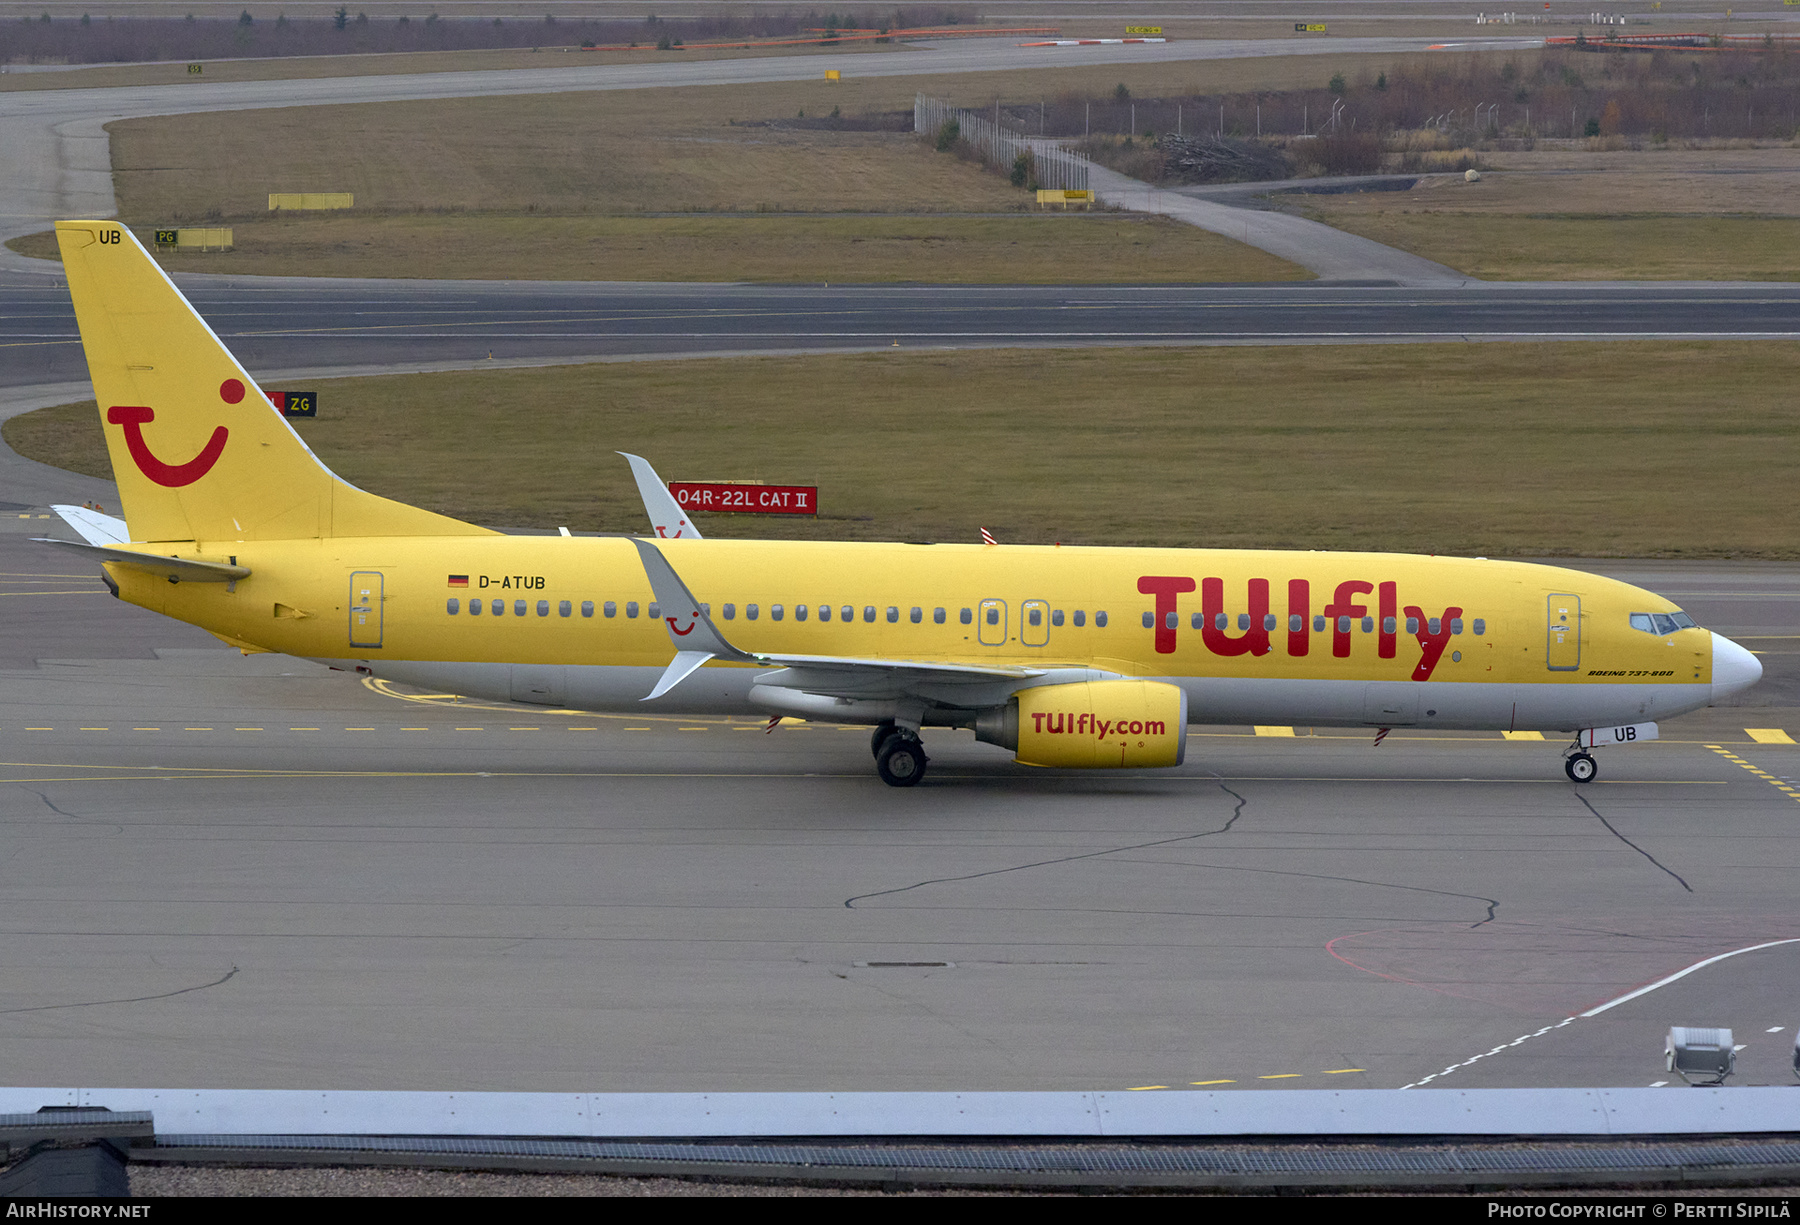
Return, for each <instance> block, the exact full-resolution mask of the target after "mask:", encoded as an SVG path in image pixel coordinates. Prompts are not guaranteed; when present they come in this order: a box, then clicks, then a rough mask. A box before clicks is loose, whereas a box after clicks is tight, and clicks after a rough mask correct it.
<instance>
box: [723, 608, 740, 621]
mask: <svg viewBox="0 0 1800 1225" xmlns="http://www.w3.org/2000/svg"><path fill="white" fill-rule="evenodd" d="M725 619H726V620H727V621H736V620H737V605H736V604H727V605H726V606H725Z"/></svg>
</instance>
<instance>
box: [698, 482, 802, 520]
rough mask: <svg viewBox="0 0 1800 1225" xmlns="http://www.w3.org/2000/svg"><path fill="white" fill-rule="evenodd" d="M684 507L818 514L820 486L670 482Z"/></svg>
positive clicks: (746, 511) (743, 511)
mask: <svg viewBox="0 0 1800 1225" xmlns="http://www.w3.org/2000/svg"><path fill="white" fill-rule="evenodd" d="M669 492H670V493H672V494H674V495H675V501H676V503H677V504H678V505H680V506H681V508H682V509H683V510H704V511H713V512H724V513H731V514H748V515H816V514H818V513H819V487H818V486H817V485H738V484H733V483H731V482H728V481H670V482H669Z"/></svg>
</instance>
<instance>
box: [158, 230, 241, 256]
mask: <svg viewBox="0 0 1800 1225" xmlns="http://www.w3.org/2000/svg"><path fill="white" fill-rule="evenodd" d="M171 236H172V237H171ZM165 239H168V240H169V241H165ZM156 246H157V249H158V250H164V249H166V248H168V247H174V248H175V249H176V250H177V251H229V250H231V227H230V226H199V227H191V228H190V227H187V226H184V227H182V228H181V229H179V230H158V231H156Z"/></svg>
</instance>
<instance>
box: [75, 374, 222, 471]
mask: <svg viewBox="0 0 1800 1225" xmlns="http://www.w3.org/2000/svg"><path fill="white" fill-rule="evenodd" d="M219 398H220V399H221V400H223V401H225V403H227V404H236V403H237V402H238V401H240V400H242V399H243V398H244V385H243V384H242V383H240V382H239V381H238V380H237V379H226V380H225V381H224V382H223V383H221V384H219ZM106 419H107V421H109V422H111V423H112V424H113V425H116V426H120V427H121V428H123V429H124V431H125V447H126V449H127V450H129V451H130V452H131V459H132V462H133V463H135V464H137V466H138V471H140V472H142V473H143V474H144V475H145V476H147V477H149V478H150V479H151V480H153V481H155V482H156V483H157V484H158V485H161V486H163V487H164V488H166V489H179V488H181V487H182V486H183V485H192V484H193V483H194V482H195V481H197V480H199V479H200V478H201V477H203V476H205V475H206V474H207V473H208V472H211V471H212V467H213V465H214V464H216V463H218V462H219V456H220V455H221V454H222V453H223V452H224V450H225V439H226V438H227V437H229V436H230V433H231V432H230V431H229V430H227V429H226V428H225V427H224V426H222V425H221V426H219V427H218V428H216V429H215V430H213V432H212V437H211V438H209V439H207V440H206V445H205V446H204V447H202V448H201V449H200V454H198V455H196V456H194V458H192V459H190V460H188V461H187V462H186V463H185V464H170V463H165V462H163V461H162V460H160V459H158V458H157V457H156V455H155V454H154V453H153V452H152V451H151V450H150V444H149V443H148V442H146V441H145V440H144V423H145V422H146V421H154V420H156V410H155V409H152V408H145V407H143V406H141V405H128V404H115V405H114V406H113V407H111V408H109V409H107V410H106Z"/></svg>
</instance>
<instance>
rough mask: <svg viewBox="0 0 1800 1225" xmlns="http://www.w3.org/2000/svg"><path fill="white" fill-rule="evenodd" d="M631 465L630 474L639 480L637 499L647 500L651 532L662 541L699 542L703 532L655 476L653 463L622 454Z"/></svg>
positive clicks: (645, 505)
mask: <svg viewBox="0 0 1800 1225" xmlns="http://www.w3.org/2000/svg"><path fill="white" fill-rule="evenodd" d="M619 454H620V455H623V456H625V460H626V462H627V463H629V464H630V465H631V475H632V476H634V477H636V478H637V487H638V496H639V497H641V498H643V499H644V513H645V514H647V515H649V516H650V530H651V531H653V532H655V533H656V536H657V539H659V540H700V539H703V537H702V536H701V535H700V529H699V528H697V527H695V526H694V524H693V521H692V520H691V519H689V518H688V516H687V512H686V511H684V510H682V509H681V504H680V503H679V502H677V501H676V500H675V496H674V495H673V494H671V493H670V492H669V487H668V486H667V485H665V484H663V482H662V478H661V477H660V476H658V475H656V469H655V468H652V467H651V466H650V461H649V460H647V459H645V458H644V457H643V456H641V455H632V454H630V453H628V452H625V451H620V452H619Z"/></svg>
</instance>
